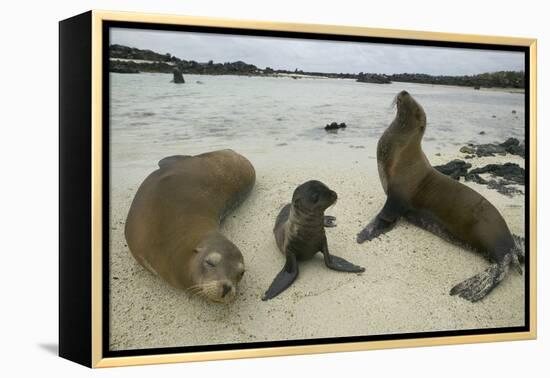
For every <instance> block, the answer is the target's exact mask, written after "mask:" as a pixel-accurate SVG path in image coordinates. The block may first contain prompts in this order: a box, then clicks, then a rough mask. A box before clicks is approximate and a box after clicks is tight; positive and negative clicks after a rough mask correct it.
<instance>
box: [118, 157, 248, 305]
mask: <svg viewBox="0 0 550 378" xmlns="http://www.w3.org/2000/svg"><path fill="white" fill-rule="evenodd" d="M159 167H160V168H159V169H157V170H156V171H154V172H153V173H151V174H150V175H149V176H148V177H147V178H146V179H145V181H144V182H143V183H142V184H141V186H140V187H139V189H138V191H137V193H136V196H135V198H134V200H133V202H132V205H131V207H130V211H129V213H128V218H127V220H126V229H125V235H126V240H127V241H128V246H129V248H130V251H131V252H132V254H133V255H134V257H135V258H136V260H137V261H138V262H140V263H141V264H142V265H143V266H145V267H146V268H147V269H148V270H153V271H154V272H155V273H156V274H158V275H159V276H160V277H162V278H163V279H164V280H165V281H166V282H168V283H169V284H170V285H172V286H174V287H176V288H179V289H184V290H185V289H190V288H193V289H196V291H198V292H199V293H200V294H203V295H204V296H206V297H208V298H209V299H211V300H215V301H216V300H219V301H222V302H224V301H226V300H225V299H224V300H222V299H221V298H222V297H224V296H225V294H224V295H223V296H222V295H221V293H223V285H224V284H226V285H228V286H230V287H231V290H230V293H229V294H230V297H234V294H235V291H236V284H237V283H238V281H239V280H240V277H241V275H242V272H243V271H244V263H243V257H242V254H241V252H240V251H239V249H238V248H237V247H236V246H235V245H234V244H233V243H232V242H231V241H229V240H228V239H227V238H226V237H225V236H223V235H222V234H221V233H220V232H219V226H220V222H221V221H222V219H223V218H224V216H225V215H226V214H227V213H228V212H229V211H231V210H232V209H233V208H235V207H236V206H238V205H239V204H240V203H241V202H242V201H243V200H244V199H245V198H246V196H247V195H248V194H249V193H250V191H251V190H252V187H253V185H254V182H255V171H254V167H253V166H252V164H250V162H249V161H248V160H247V159H245V158H244V157H243V156H241V155H239V154H237V153H236V152H234V151H231V150H223V151H214V152H209V153H205V154H202V155H197V156H173V157H169V158H165V159H163V160H161V161H160V162H159ZM217 254H220V255H221V256H222V259H221V261H219V260H220V259H219V257H218V256H217ZM209 256H210V257H209ZM209 258H210V260H209V261H210V263H212V262H214V263H215V268H212V267H211V266H210V265H209V264H208V261H206V260H208V259H209ZM211 268H212V269H211ZM201 288H202V289H203V290H200V289H201ZM207 289H208V290H207Z"/></svg>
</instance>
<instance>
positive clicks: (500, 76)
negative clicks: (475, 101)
mask: <svg viewBox="0 0 550 378" xmlns="http://www.w3.org/2000/svg"><path fill="white" fill-rule="evenodd" d="M109 58H110V64H109V72H115V73H132V74H136V73H140V72H157V73H170V74H171V73H173V71H174V69H178V70H179V71H181V72H182V73H183V74H198V75H245V76H277V75H281V74H284V75H290V76H293V77H294V78H299V77H301V76H314V77H328V78H339V79H355V80H356V81H358V82H363V83H375V84H389V83H391V82H393V81H398V82H409V83H419V84H442V85H457V86H466V87H473V88H476V89H479V88H480V87H484V88H524V87H525V73H524V72H523V71H499V72H488V73H482V74H478V75H462V76H450V75H438V76H435V75H427V74H418V73H400V74H392V75H384V74H376V73H363V72H360V73H358V74H352V73H331V72H308V71H302V70H299V69H295V70H294V71H291V70H280V69H273V68H271V67H266V68H263V69H262V68H259V67H256V66H255V65H253V64H248V63H245V62H243V61H236V62H225V63H215V62H213V61H212V60H210V61H208V62H205V63H199V62H196V61H194V60H184V59H180V58H178V57H176V56H173V55H171V54H169V53H166V54H160V53H157V52H154V51H151V50H142V49H137V48H134V47H128V46H122V45H116V44H115V45H111V46H109Z"/></svg>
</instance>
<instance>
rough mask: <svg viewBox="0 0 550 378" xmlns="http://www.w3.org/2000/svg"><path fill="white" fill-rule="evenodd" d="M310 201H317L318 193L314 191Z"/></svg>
mask: <svg viewBox="0 0 550 378" xmlns="http://www.w3.org/2000/svg"><path fill="white" fill-rule="evenodd" d="M311 201H312V202H317V201H319V193H314V194H313V195H312V196H311Z"/></svg>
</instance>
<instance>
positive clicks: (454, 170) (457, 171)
mask: <svg viewBox="0 0 550 378" xmlns="http://www.w3.org/2000/svg"><path fill="white" fill-rule="evenodd" d="M470 168H472V164H470V163H466V162H465V161H464V160H460V159H455V160H452V161H450V162H448V163H447V164H444V165H436V166H434V169H437V170H438V171H439V172H441V173H443V174H444V175H447V176H449V177H451V178H454V179H455V180H458V179H459V178H460V177H463V176H466V173H467V172H468V169H470Z"/></svg>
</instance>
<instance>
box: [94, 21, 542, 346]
mask: <svg viewBox="0 0 550 378" xmlns="http://www.w3.org/2000/svg"><path fill="white" fill-rule="evenodd" d="M113 27H119V28H129V29H140V30H165V31H182V32H198V33H218V34H233V35H243V36H262V37H283V38H303V39H314V40H331V41H346V42H368V43H380V44H399V45H410V46H432V47H451V48H467V49H478V50H501V51H515V52H523V53H524V54H525V147H526V149H525V154H526V156H525V171H526V183H525V204H526V206H525V235H526V237H525V248H526V251H529V248H530V241H529V230H530V223H529V222H530V219H529V214H530V206H529V204H530V203H531V202H530V191H529V189H530V135H529V130H530V122H529V121H530V117H529V114H530V74H531V73H530V55H529V47H526V46H505V45H498V44H482V43H464V42H442V41H429V40H410V39H403V38H386V37H365V36H351V35H334V34H322V33H304V32H287V31H268V30H256V29H254V30H250V29H239V28H226V27H211V26H191V25H165V24H156V23H146V22H143V23H142V22H124V21H103V24H102V33H103V46H102V53H103V55H102V56H103V63H102V64H103V78H102V79H103V93H102V103H103V114H102V121H103V136H102V141H103V146H104V148H103V251H104V255H103V261H102V264H103V306H102V307H103V308H102V310H103V330H102V335H103V337H102V340H103V345H102V353H103V357H126V356H143V355H158V354H172V353H191V352H207V351H208V352H209V351H223V350H238V349H241V350H242V349H255V348H269V347H288V346H306V345H317V344H342V343H350V342H365V341H385V340H400V339H401V340H405V339H426V338H433V337H449V336H465V335H468V336H472V335H491V334H502V333H511V332H528V331H529V330H530V308H529V306H530V298H529V295H530V282H529V277H530V271H529V261H530V259H529V253H526V259H525V320H526V322H525V326H523V327H502V328H486V329H471V330H458V331H437V332H421V333H406V334H386V335H372V336H353V337H334V338H318V339H306V340H284V341H265V342H253V343H232V344H218V345H200V346H186V347H168V348H150V349H133V350H117V351H112V350H109V233H110V227H109V218H110V214H109V193H110V192H109V191H110V183H109V179H110V172H109V162H110V160H109V158H110V157H109V150H110V148H109V147H110V144H109V131H110V127H109V111H110V107H109V106H110V102H109V70H108V69H107V67H108V64H109V42H110V34H109V31H110V30H109V29H110V28H113Z"/></svg>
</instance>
